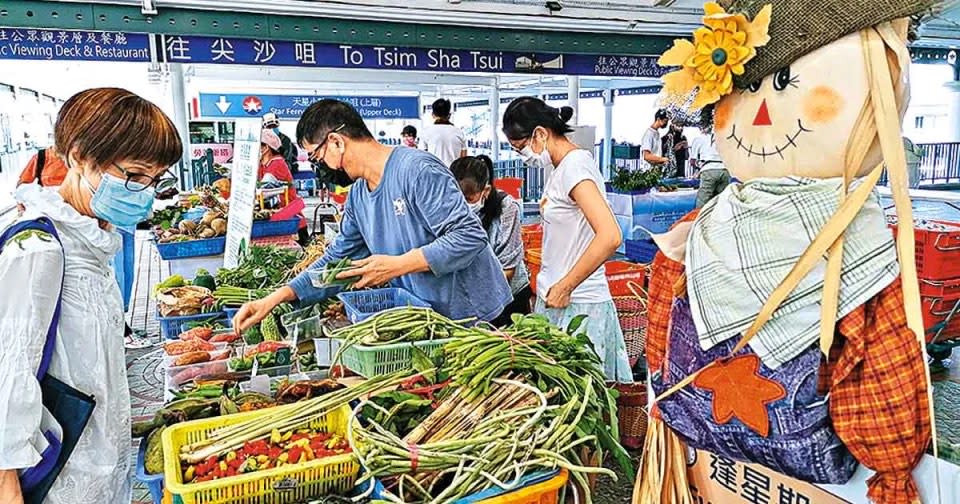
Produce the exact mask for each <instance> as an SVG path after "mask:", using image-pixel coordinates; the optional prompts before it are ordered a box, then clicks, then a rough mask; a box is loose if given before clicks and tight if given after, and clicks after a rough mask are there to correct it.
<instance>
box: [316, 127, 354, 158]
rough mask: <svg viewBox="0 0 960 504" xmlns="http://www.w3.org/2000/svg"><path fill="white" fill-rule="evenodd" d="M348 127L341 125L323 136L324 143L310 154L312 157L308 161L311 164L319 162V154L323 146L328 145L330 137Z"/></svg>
mask: <svg viewBox="0 0 960 504" xmlns="http://www.w3.org/2000/svg"><path fill="white" fill-rule="evenodd" d="M346 127H347V125H346V124H345V123H344V124H341V125H340V126H337V127H336V128H334V129H332V130H330V131H328V132H327V134H326V135H324V136H323V141H322V142H320V143H318V144H317V146H316V147H314V148H313V151H312V152H310V155H309V156H308V157H307V159H308V160H309V161H310V162H312V163H316V162H317V161H319V160H320V159H319V158H318V157H317V153H319V152H320V149H321V148H323V146H324V145H326V144H327V140H329V139H330V135H331V134H333V133H340V131H341V130H343V128H346Z"/></svg>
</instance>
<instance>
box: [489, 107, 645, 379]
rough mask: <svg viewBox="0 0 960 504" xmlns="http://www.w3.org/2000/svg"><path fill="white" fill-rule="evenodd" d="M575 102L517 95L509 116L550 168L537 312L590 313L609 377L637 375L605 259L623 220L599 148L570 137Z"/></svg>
mask: <svg viewBox="0 0 960 504" xmlns="http://www.w3.org/2000/svg"><path fill="white" fill-rule="evenodd" d="M571 117H573V109H571V108H570V107H563V108H560V109H556V108H554V107H551V106H549V105H547V104H546V103H544V102H543V101H542V100H540V99H538V98H532V97H526V98H517V99H516V100H514V101H513V102H512V103H511V104H510V106H509V107H507V110H506V112H504V115H503V133H504V135H506V137H507V140H508V141H509V142H510V145H512V146H513V148H514V149H516V151H517V152H519V153H520V154H521V155H522V156H523V157H524V160H525V162H526V163H527V164H528V165H530V166H532V167H535V168H542V169H543V170H544V172H545V180H546V184H545V185H544V188H543V198H542V199H541V201H540V215H541V217H542V220H543V255H542V259H543V263H542V267H541V268H542V269H541V270H540V274H539V275H537V281H536V284H537V305H536V308H535V311H536V312H537V313H541V314H544V315H546V316H547V318H549V319H550V321H551V322H553V323H555V324H557V325H559V326H562V327H565V326H566V325H567V324H569V322H570V321H571V320H573V319H574V318H575V317H577V316H578V315H588V318H587V320H586V322H585V324H586V332H587V334H588V335H589V336H590V341H591V342H592V343H593V347H594V349H595V350H596V352H597V355H598V356H599V357H600V360H601V361H602V362H603V366H604V372H605V374H606V376H607V379H609V380H615V381H618V382H621V383H629V382H632V381H633V373H632V372H631V370H630V364H629V362H628V360H627V348H626V345H625V344H624V341H623V332H622V331H621V330H620V322H619V319H618V318H617V309H616V307H615V306H614V305H613V298H612V297H611V296H610V288H609V287H608V286H607V278H606V274H605V272H604V268H603V264H604V263H605V262H606V261H607V260H608V259H609V258H610V257H611V256H612V255H613V254H614V253H615V252H616V250H617V247H619V246H620V242H621V236H620V226H619V225H618V224H617V221H616V219H615V218H614V216H613V212H612V211H611V210H610V205H609V204H608V203H607V199H606V197H605V196H604V193H603V187H604V180H603V176H602V175H601V174H600V170H599V169H598V168H597V162H596V160H594V159H593V155H592V154H591V153H590V152H588V151H586V150H584V149H581V148H579V147H577V146H576V145H575V144H574V143H573V142H571V141H570V140H569V139H568V138H567V136H566V135H567V133H570V132H571V131H573V130H572V129H571V128H570V126H569V125H568V124H567V122H568V121H569V120H570V118H571Z"/></svg>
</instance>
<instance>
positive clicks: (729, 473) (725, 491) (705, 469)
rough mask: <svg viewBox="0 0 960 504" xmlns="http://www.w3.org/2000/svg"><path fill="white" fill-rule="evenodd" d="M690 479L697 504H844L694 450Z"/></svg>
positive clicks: (811, 487)
mask: <svg viewBox="0 0 960 504" xmlns="http://www.w3.org/2000/svg"><path fill="white" fill-rule="evenodd" d="M689 457H690V458H689V459H688V461H687V464H688V470H687V476H688V478H689V483H690V494H691V495H692V496H693V502H694V504H735V503H736V504H740V503H743V504H844V503H848V502H849V501H846V500H843V499H841V498H839V497H837V496H836V495H833V494H832V493H829V492H827V491H825V490H823V489H820V488H818V487H817V486H815V485H811V484H810V483H805V482H803V481H799V480H796V479H793V478H789V477H787V476H784V475H782V474H780V473H777V472H774V471H771V470H770V469H767V468H766V467H763V466H759V465H755V464H745V463H743V462H737V461H734V460H730V459H727V458H724V457H720V456H718V455H714V454H713V453H710V452H706V451H702V450H696V451H694V450H690V454H689Z"/></svg>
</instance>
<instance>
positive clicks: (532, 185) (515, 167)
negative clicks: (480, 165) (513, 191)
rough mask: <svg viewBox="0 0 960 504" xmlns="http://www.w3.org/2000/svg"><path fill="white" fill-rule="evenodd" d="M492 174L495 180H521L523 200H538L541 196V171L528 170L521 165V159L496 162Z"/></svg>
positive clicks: (525, 166) (536, 169) (527, 167)
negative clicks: (508, 178)
mask: <svg viewBox="0 0 960 504" xmlns="http://www.w3.org/2000/svg"><path fill="white" fill-rule="evenodd" d="M493 172H494V174H495V175H496V176H497V178H505V177H511V178H519V179H523V188H522V189H521V193H522V195H523V200H524V201H539V200H540V196H541V195H542V194H543V170H541V169H539V168H530V167H529V166H527V165H525V164H524V163H523V160H522V159H508V160H505V161H497V163H496V165H494V167H493Z"/></svg>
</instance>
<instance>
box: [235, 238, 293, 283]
mask: <svg viewBox="0 0 960 504" xmlns="http://www.w3.org/2000/svg"><path fill="white" fill-rule="evenodd" d="M301 254H302V252H301V251H299V250H293V249H288V248H283V247H277V246H274V245H269V246H257V245H254V246H252V247H250V248H248V249H246V250H245V251H244V252H243V255H241V257H240V264H239V265H238V266H237V267H236V268H233V269H226V268H220V269H219V270H218V271H217V275H216V282H217V285H219V286H229V287H241V288H244V289H272V288H275V287H279V286H281V285H283V284H284V282H285V281H286V280H287V277H288V273H289V271H290V270H292V269H293V267H294V266H296V264H297V263H298V262H299V261H300V256H301Z"/></svg>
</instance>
